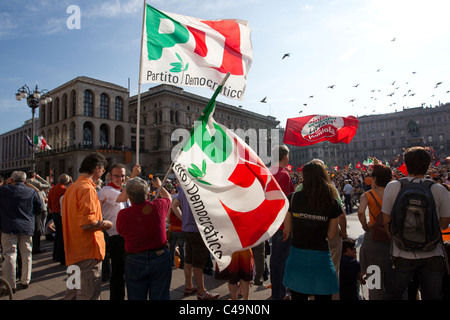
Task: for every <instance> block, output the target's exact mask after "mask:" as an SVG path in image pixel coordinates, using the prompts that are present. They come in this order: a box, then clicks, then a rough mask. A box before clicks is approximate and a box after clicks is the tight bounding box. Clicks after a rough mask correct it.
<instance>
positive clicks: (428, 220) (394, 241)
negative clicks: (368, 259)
mask: <svg viewBox="0 0 450 320" xmlns="http://www.w3.org/2000/svg"><path fill="white" fill-rule="evenodd" d="M404 160H405V164H406V168H407V170H408V176H407V177H406V178H402V179H400V180H396V181H392V182H390V183H389V184H388V185H387V186H386V189H385V192H384V197H383V205H382V212H383V218H384V225H385V228H386V230H387V231H388V233H389V235H390V238H391V263H390V265H391V267H390V268H388V270H387V273H386V278H385V279H386V283H385V296H384V298H385V299H386V300H400V299H403V298H404V297H405V292H406V289H407V287H408V285H409V283H410V281H411V279H412V278H413V277H416V278H417V279H418V281H419V285H420V292H421V297H422V299H423V300H441V299H442V298H443V277H444V275H445V274H446V272H447V264H446V262H445V261H446V260H444V259H445V255H444V248H443V242H442V236H441V233H440V230H441V229H442V230H444V229H446V228H447V227H448V226H449V223H450V196H449V193H448V191H447V190H446V189H445V188H444V187H443V186H442V185H440V184H438V183H433V181H431V180H428V179H425V175H426V173H427V171H428V167H429V166H430V162H431V156H430V154H429V153H428V152H427V151H426V150H425V149H424V148H423V147H412V148H410V149H408V150H407V151H406V152H405V154H404Z"/></svg>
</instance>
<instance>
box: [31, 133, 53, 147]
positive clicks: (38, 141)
mask: <svg viewBox="0 0 450 320" xmlns="http://www.w3.org/2000/svg"><path fill="white" fill-rule="evenodd" d="M34 145H35V146H36V147H37V148H41V149H42V150H44V149H45V150H51V149H52V148H50V146H49V145H48V144H47V141H45V139H44V137H43V136H38V135H36V134H35V135H34Z"/></svg>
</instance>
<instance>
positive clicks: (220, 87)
mask: <svg viewBox="0 0 450 320" xmlns="http://www.w3.org/2000/svg"><path fill="white" fill-rule="evenodd" d="M229 77H230V72H227V74H226V75H225V77H224V78H223V79H222V82H221V83H220V84H219V86H218V87H217V89H216V91H215V92H214V94H213V96H212V97H211V99H210V101H211V100H212V99H214V100H215V99H216V97H217V95H218V94H219V93H220V91H221V89H222V87H223V86H224V85H225V82H226V81H227V80H228V78H229ZM208 107H209V102H208V105H207V106H206V107H205V109H204V110H203V112H202V115H201V117H204V116H206V115H208V116H209V114H210V113H211V110H208V111H209V112H207V111H206V109H207V108H208ZM183 148H184V146H183V147H181V148H180V151H178V153H177V155H176V156H175V158H174V159H173V161H172V163H171V164H170V166H169V169H168V170H167V172H166V175H165V176H164V179H163V181H161V188H162V186H163V185H164V183H165V181H166V180H167V177H168V176H169V173H170V171H172V168H173V165H174V163H175V161H176V160H177V159H178V156H179V155H180V154H181V151H183ZM161 188H159V189H158V192H157V193H156V196H155V199H158V197H159V194H160V192H161Z"/></svg>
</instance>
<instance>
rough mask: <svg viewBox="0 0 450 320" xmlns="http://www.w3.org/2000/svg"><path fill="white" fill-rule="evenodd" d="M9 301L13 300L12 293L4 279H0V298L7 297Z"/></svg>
mask: <svg viewBox="0 0 450 320" xmlns="http://www.w3.org/2000/svg"><path fill="white" fill-rule="evenodd" d="M8 296H9V300H12V299H13V292H12V289H11V286H10V285H9V283H8V281H6V279H4V278H1V277H0V298H3V297H8Z"/></svg>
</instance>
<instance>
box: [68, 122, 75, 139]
mask: <svg viewBox="0 0 450 320" xmlns="http://www.w3.org/2000/svg"><path fill="white" fill-rule="evenodd" d="M76 128H77V126H76V125H75V122H72V123H71V124H70V131H69V145H74V144H75V141H76V139H77V130H76Z"/></svg>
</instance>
